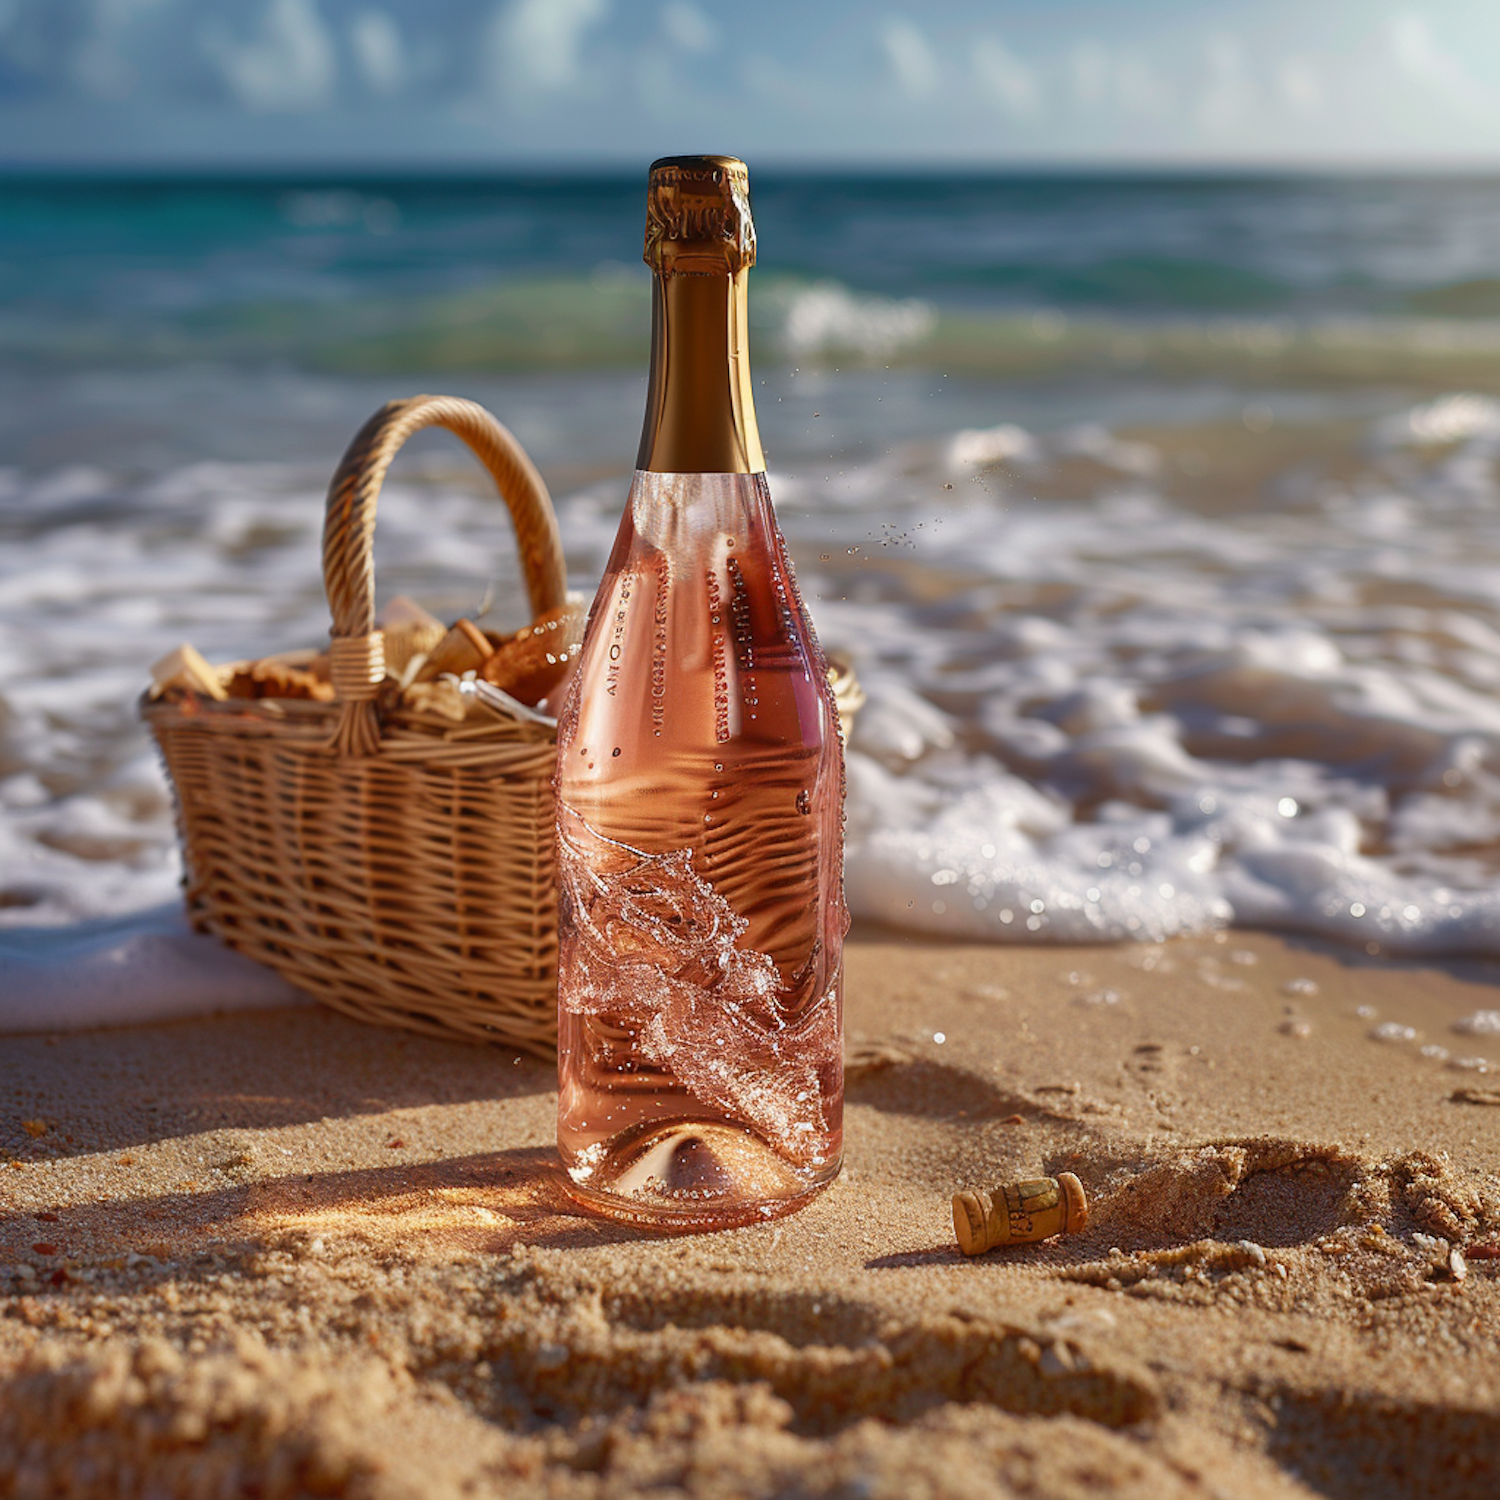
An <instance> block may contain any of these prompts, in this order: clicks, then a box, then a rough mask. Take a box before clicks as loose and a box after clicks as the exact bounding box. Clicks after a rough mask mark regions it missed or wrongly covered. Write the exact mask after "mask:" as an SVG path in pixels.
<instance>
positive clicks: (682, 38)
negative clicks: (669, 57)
mask: <svg viewBox="0 0 1500 1500" xmlns="http://www.w3.org/2000/svg"><path fill="white" fill-rule="evenodd" d="M661 29H662V30H663V31H664V32H666V34H667V37H668V38H669V40H671V41H673V42H675V43H676V44H677V46H679V47H680V48H682V50H683V51H684V52H712V51H713V49H714V48H715V47H716V46H718V43H719V28H718V27H717V26H715V25H714V23H713V22H712V21H710V20H709V19H708V17H707V16H705V15H704V14H703V12H702V11H701V10H699V9H698V7H697V6H696V5H690V4H689V3H688V0H672V3H671V4H669V5H664V6H662V8H661Z"/></svg>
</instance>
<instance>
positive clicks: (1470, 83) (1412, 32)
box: [1386, 12, 1495, 115]
mask: <svg viewBox="0 0 1500 1500" xmlns="http://www.w3.org/2000/svg"><path fill="white" fill-rule="evenodd" d="M1386 39H1387V41H1388V42H1389V43H1390V48H1391V55H1392V56H1393V57H1394V58H1395V59H1396V66H1397V67H1399V68H1400V69H1401V71H1402V72H1403V73H1405V74H1406V75H1407V77H1408V78H1412V79H1414V80H1416V82H1418V83H1425V84H1428V85H1430V86H1431V87H1432V88H1433V89H1434V90H1435V91H1436V92H1438V93H1440V94H1442V95H1443V96H1444V98H1446V99H1447V100H1449V101H1450V102H1451V103H1453V104H1455V105H1457V106H1458V108H1459V109H1461V110H1462V111H1463V112H1464V113H1466V114H1471V115H1484V114H1489V113H1490V110H1491V108H1492V106H1493V105H1494V103H1495V100H1494V96H1493V95H1491V93H1490V92H1489V90H1488V89H1486V88H1485V87H1484V86H1483V85H1482V84H1480V83H1479V82H1478V81H1477V80H1476V79H1475V78H1474V76H1473V75H1472V74H1471V73H1470V72H1469V70H1468V69H1467V68H1466V67H1465V66H1464V65H1463V63H1462V62H1461V61H1460V60H1459V58H1457V57H1456V56H1455V55H1454V54H1453V53H1451V52H1448V51H1446V50H1445V49H1444V48H1442V47H1441V46H1439V45H1438V40H1437V38H1436V37H1435V36H1433V34H1432V28H1431V27H1430V26H1429V25H1428V24H1427V18H1426V17H1425V16H1420V15H1417V14H1416V13H1415V12H1407V13H1406V14H1405V15H1399V16H1392V17H1391V20H1390V22H1389V24H1388V25H1387V28H1386Z"/></svg>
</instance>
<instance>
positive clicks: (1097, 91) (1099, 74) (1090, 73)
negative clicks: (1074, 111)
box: [1068, 38, 1112, 109]
mask: <svg viewBox="0 0 1500 1500" xmlns="http://www.w3.org/2000/svg"><path fill="white" fill-rule="evenodd" d="M1111 71H1112V70H1111V68H1110V62H1109V53H1107V52H1106V51H1105V50H1104V48H1103V47H1101V46H1100V45H1099V43H1098V42H1096V41H1094V40H1093V39H1092V38H1089V39H1087V40H1085V41H1082V42H1080V43H1079V44H1078V45H1077V46H1076V47H1075V48H1074V49H1073V55H1072V56H1071V57H1070V58H1069V59H1068V72H1069V74H1070V75H1071V79H1072V85H1073V102H1074V103H1075V104H1077V105H1080V106H1081V107H1082V108H1084V109H1097V108H1098V107H1099V105H1101V104H1103V103H1104V100H1105V96H1106V95H1107V94H1108V93H1109V81H1110V73H1111Z"/></svg>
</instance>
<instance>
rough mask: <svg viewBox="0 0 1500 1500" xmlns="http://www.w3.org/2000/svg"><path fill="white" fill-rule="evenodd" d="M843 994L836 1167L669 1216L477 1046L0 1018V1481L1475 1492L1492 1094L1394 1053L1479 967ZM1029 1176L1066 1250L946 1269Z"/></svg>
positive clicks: (1487, 1418) (1206, 949)
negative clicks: (576, 1170) (1054, 1175)
mask: <svg viewBox="0 0 1500 1500" xmlns="http://www.w3.org/2000/svg"><path fill="white" fill-rule="evenodd" d="M848 974H849V979H848V1016H847V1020H848V1032H849V1041H848V1054H849V1060H850V1082H849V1092H848V1111H847V1157H846V1169H845V1172H844V1174H843V1176H842V1177H841V1178H840V1180H839V1181H838V1182H837V1183H836V1184H835V1186H834V1187H833V1188H831V1189H830V1190H829V1191H828V1192H827V1193H826V1194H824V1195H823V1196H822V1197H821V1198H820V1199H818V1200H817V1201H816V1202H815V1203H814V1204H813V1205H812V1206H811V1207H809V1208H807V1209H805V1210H804V1211H803V1212H801V1213H800V1214H797V1215H795V1216H793V1217H791V1218H788V1219H785V1220H782V1221H779V1222H776V1223H772V1224H767V1225H762V1226H757V1227H755V1228H752V1229H746V1230H739V1231H734V1232H729V1233H723V1234H714V1235H702V1236H694V1237H687V1238H680V1239H669V1238H651V1237H645V1236H642V1235H640V1234H638V1233H636V1232H632V1231H628V1230H624V1229H621V1228H618V1227H615V1226H612V1225H609V1224H606V1223H601V1222H598V1221H595V1220H591V1219H589V1218H586V1217H584V1216H582V1215H581V1214H580V1213H579V1212H578V1211H577V1210H576V1209H575V1208H573V1207H572V1205H571V1204H570V1202H569V1200H568V1199H567V1198H566V1196H565V1194H564V1193H563V1191H562V1189H561V1186H560V1183H559V1180H558V1176H557V1173H556V1170H555V1168H554V1165H553V1159H552V1152H551V1135H552V1119H553V1108H554V1094H553V1078H552V1075H551V1072H550V1070H549V1069H547V1068H546V1067H544V1066H543V1065H541V1064H538V1063H536V1062H532V1061H529V1060H526V1059H521V1058H517V1057H515V1056H514V1055H512V1054H510V1053H508V1052H505V1051H503V1050H501V1049H498V1048H491V1049H486V1048H474V1047H465V1046H461V1045H458V1044H451V1045H450V1044H445V1043H440V1042H434V1041H429V1040H425V1039H421V1038H417V1037H410V1036H406V1035H403V1034H401V1033H398V1032H393V1031H384V1030H379V1029H375V1028H368V1027H362V1026H360V1025H358V1024H357V1023H354V1022H350V1021H347V1020H344V1019H342V1018H340V1017H338V1016H335V1015H333V1014H331V1013H327V1012H324V1011H322V1010H319V1009H314V1010H300V1011H271V1012H265V1013H261V1014H253V1015H252V1014H243V1013H241V1014H235V1015H226V1016H220V1017H216V1018H212V1019H207V1020H198V1021H182V1022H176V1023H171V1024H161V1025H154V1026H144V1027H139V1028H134V1029H128V1030H115V1031H95V1032H85V1033H73V1034H67V1035H56V1036H34V1037H6V1038H0V1496H5V1497H10V1496H17V1497H20V1496H25V1497H32V1496H75V1495H76V1496H85V1495H89V1496H92V1495H106V1494H107V1495H111V1496H142V1497H144V1496H148V1495H149V1496H152V1497H178V1496H183V1497H187V1496H193V1497H198V1496H202V1497H210V1496H213V1497H218V1496H237V1495H242V1494H253V1495H256V1496H292V1495H304V1494H318V1495H359V1496H381V1497H387V1496H388V1497H398V1496H399V1497H406V1496H410V1497H418V1496H420V1497H427V1500H434V1497H436V1500H444V1497H448V1496H458V1495H473V1496H487V1495H502V1494H503V1495H505V1496H507V1497H510V1496H515V1497H530V1496H556V1497H573V1496H578V1497H596V1496H597V1497H604V1496H617V1495H635V1494H654V1495H675V1494H688V1495H695V1496H696V1495H704V1496H752V1495H753V1496H780V1495H803V1496H835V1495H837V1496H861V1497H872V1496H892V1497H895V1496H901V1497H910V1496H927V1495H933V1496H938V1495H942V1496H948V1495H952V1496H959V1495H963V1496H965V1497H974V1496H990V1495H996V1496H1010V1495H1029V1496H1085V1495H1088V1496H1099V1495H1105V1496H1122V1497H1123V1496H1142V1497H1145V1496H1150V1497H1152V1500H1168V1497H1177V1496H1213V1495H1219V1496H1231V1495H1232V1496H1246V1497H1259V1496H1265V1497H1288V1496H1296V1495H1308V1494H1325V1495H1332V1496H1337V1497H1351V1500H1352V1497H1356V1496H1358V1497H1367V1496H1371V1497H1380V1496H1421V1495H1434V1496H1454V1497H1460V1496H1462V1497H1468V1496H1473V1497H1480V1496H1484V1497H1493V1496H1494V1495H1495V1494H1496V1493H1500V1258H1494V1257H1495V1256H1496V1255H1500V1175H1497V1174H1500V1073H1493V1074H1487V1073H1483V1072H1480V1071H1478V1070H1476V1069H1473V1068H1468V1069H1460V1068H1454V1067H1452V1066H1450V1065H1448V1064H1445V1063H1444V1062H1443V1061H1442V1060H1440V1059H1438V1058H1436V1057H1429V1056H1423V1055H1422V1053H1421V1051H1420V1050H1419V1049H1420V1047H1421V1046H1422V1044H1423V1043H1427V1044H1429V1045H1441V1046H1443V1047H1445V1048H1450V1049H1451V1050H1452V1051H1453V1052H1454V1054H1455V1056H1458V1055H1463V1054H1467V1053H1482V1052H1483V1051H1484V1046H1483V1043H1484V1041H1485V1038H1483V1037H1473V1036H1469V1037H1463V1036H1458V1035H1455V1034H1453V1033H1452V1032H1451V1030H1450V1028H1451V1025H1452V1023H1453V1022H1454V1021H1455V1020H1456V1019H1458V1018H1460V1017H1462V1016H1465V1015H1468V1014H1470V1013H1472V1012H1474V1011H1476V1010H1479V1009H1485V1008H1493V1007H1495V1006H1496V1004H1497V1003H1500V989H1497V982H1500V971H1497V970H1496V969H1495V968H1493V967H1488V968H1487V967H1482V966H1478V965H1471V966H1465V965H1462V964H1453V965H1450V966H1447V967H1445V968H1442V969H1439V968H1433V967H1418V966H1402V965H1399V964H1395V963H1391V962H1388V961H1380V962H1375V961H1368V962H1367V961H1366V960H1365V959H1364V958H1363V956H1362V955H1352V954H1350V953H1348V952H1345V951H1338V950H1331V949H1321V948H1315V947H1310V946H1305V945H1301V944H1293V943H1289V942H1285V941H1282V940H1280V939H1277V938H1273V937H1268V936H1263V935H1254V934H1251V935H1246V934H1241V933H1233V934H1228V935H1222V934H1221V935H1219V936H1217V937H1211V938H1204V939H1201V940H1196V939H1195V940H1190V941H1182V942H1178V943H1175V944H1171V945H1168V946H1165V947H1152V948H1119V949H1108V950H1106V949H1088V950H1084V949H1059V948H1053V949H1042V948H1032V949H1021V950H1018V949H997V948H986V947H955V946H939V945H928V944H922V943H919V942H913V941H910V940H902V939H898V938H895V937H887V936H883V935H881V934H879V933H871V934H866V935H864V936H863V937H861V939H860V940H859V941H857V942H855V943H854V944H852V945H851V948H850V950H849V956H848ZM1361 1009H1363V1010H1364V1012H1365V1013H1364V1014H1359V1013H1358V1011H1359V1010H1361ZM1385 1023H1395V1025H1396V1026H1398V1027H1400V1026H1405V1027H1410V1028H1412V1029H1413V1031H1414V1032H1415V1033H1416V1035H1415V1036H1413V1037H1411V1038H1409V1039H1405V1040H1398V1041H1388V1042H1383V1041H1379V1040H1375V1039H1372V1037H1371V1035H1370V1033H1371V1032H1372V1030H1373V1029H1374V1028H1375V1027H1377V1026H1379V1025H1382V1024H1385ZM1403 1035H1404V1034H1403ZM939 1038H941V1039H939ZM1489 1040H1490V1042H1491V1051H1492V1052H1493V1053H1494V1054H1495V1060H1496V1061H1500V1038H1490V1039H1489ZM1064 1168H1066V1169H1069V1170H1072V1171H1074V1172H1076V1173H1077V1174H1078V1175H1079V1177H1080V1178H1081V1179H1082V1181H1083V1183H1084V1185H1085V1187H1086V1189H1087V1191H1088V1193H1089V1196H1090V1200H1091V1205H1092V1208H1093V1217H1092V1221H1091V1223H1090V1225H1089V1227H1088V1229H1087V1230H1086V1231H1085V1232H1084V1233H1083V1234H1081V1235H1078V1236H1076V1237H1072V1238H1067V1239H1062V1240H1056V1241H1053V1242H1050V1243H1047V1244H1045V1245H1040V1246H1031V1247H1024V1248H1021V1249H1016V1250H1011V1251H1006V1252H995V1253H992V1254H990V1255H988V1256H985V1257H982V1258H979V1259H974V1260H968V1259H965V1258H964V1257H963V1256H961V1255H960V1254H959V1253H958V1251H957V1249H956V1247H955V1245H954V1241H953V1232H952V1225H951V1219H950V1207H949V1203H950V1197H951V1194H952V1193H953V1192H954V1191H955V1190H956V1189H958V1188H986V1187H989V1186H992V1185H993V1184H995V1183H996V1182H998V1181H1000V1180H1002V1179H1004V1178H1006V1177H1009V1176H1034V1175H1037V1174H1039V1173H1042V1172H1055V1171H1058V1170H1062V1169H1064ZM1455 1246H1462V1247H1464V1255H1463V1257H1462V1258H1460V1257H1455V1256H1454V1255H1453V1253H1452V1251H1453V1248H1454V1247H1455Z"/></svg>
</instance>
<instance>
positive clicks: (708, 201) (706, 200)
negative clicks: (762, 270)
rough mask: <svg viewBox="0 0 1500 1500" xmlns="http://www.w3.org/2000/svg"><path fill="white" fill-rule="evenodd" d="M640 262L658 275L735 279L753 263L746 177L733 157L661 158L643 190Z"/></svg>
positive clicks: (742, 168) (743, 166)
mask: <svg viewBox="0 0 1500 1500" xmlns="http://www.w3.org/2000/svg"><path fill="white" fill-rule="evenodd" d="M644 259H645V262H646V264H647V265H648V266H650V267H651V269H652V270H653V271H655V272H657V273H658V274H659V275H661V276H666V277H670V276H676V275H687V276H734V275H737V274H738V273H739V272H740V271H745V270H748V269H749V268H750V267H751V266H753V265H754V264H755V221H754V220H753V219H752V218H751V217H750V173H749V170H748V169H747V168H746V166H745V164H744V162H742V161H740V160H739V158H738V157H734V156H664V157H662V158H661V159H660V160H659V161H654V162H652V163H651V175H650V178H649V180H648V182H647V186H646V249H645V255H644Z"/></svg>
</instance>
